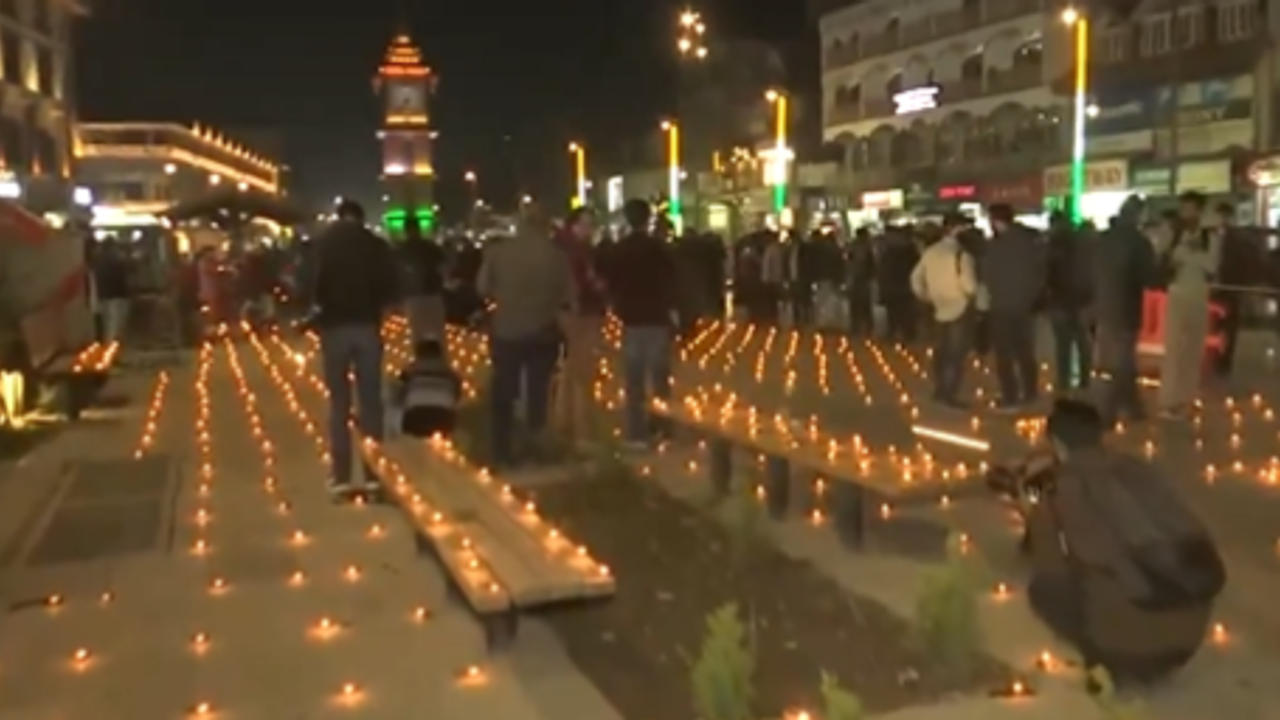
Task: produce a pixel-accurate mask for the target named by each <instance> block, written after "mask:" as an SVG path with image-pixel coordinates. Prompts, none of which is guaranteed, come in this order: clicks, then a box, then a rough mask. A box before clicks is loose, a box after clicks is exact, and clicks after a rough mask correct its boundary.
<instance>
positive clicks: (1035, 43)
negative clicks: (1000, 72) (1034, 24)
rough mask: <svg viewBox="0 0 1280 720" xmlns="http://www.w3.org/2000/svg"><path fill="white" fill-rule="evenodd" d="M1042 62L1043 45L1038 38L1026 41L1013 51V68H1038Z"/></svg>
mask: <svg viewBox="0 0 1280 720" xmlns="http://www.w3.org/2000/svg"><path fill="white" fill-rule="evenodd" d="M1043 62H1044V43H1043V42H1042V41H1041V40H1040V38H1035V39H1033V40H1028V41H1027V42H1025V43H1023V44H1021V45H1019V46H1018V48H1017V49H1016V50H1014V51H1013V68H1014V69H1015V70H1017V69H1020V68H1039V67H1040V66H1041V63H1043Z"/></svg>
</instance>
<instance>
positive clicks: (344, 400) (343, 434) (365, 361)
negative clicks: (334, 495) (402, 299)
mask: <svg viewBox="0 0 1280 720" xmlns="http://www.w3.org/2000/svg"><path fill="white" fill-rule="evenodd" d="M320 354H321V357H322V360H323V362H324V384H325V387H326V388H327V389H328V390H329V455H330V458H331V461H332V463H333V467H332V473H333V479H334V481H335V482H339V483H347V482H350V481H351V431H350V430H349V429H348V428H347V420H348V419H349V418H350V417H351V382H350V380H349V379H348V377H347V375H348V373H349V372H350V371H352V370H354V371H355V376H356V400H357V401H358V403H359V412H358V413H357V414H356V428H357V429H358V430H359V431H360V434H361V435H362V436H363V437H369V438H373V439H375V440H378V441H381V440H382V424H383V414H382V413H383V410H382V337H381V336H380V335H379V334H378V327H377V326H376V325H337V326H335V327H328V328H322V329H321V330H320ZM361 465H363V466H364V474H365V479H366V480H374V479H375V478H374V476H373V473H372V471H371V470H370V468H369V466H368V465H365V464H364V463H361Z"/></svg>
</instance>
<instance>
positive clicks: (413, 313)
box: [400, 215, 445, 341]
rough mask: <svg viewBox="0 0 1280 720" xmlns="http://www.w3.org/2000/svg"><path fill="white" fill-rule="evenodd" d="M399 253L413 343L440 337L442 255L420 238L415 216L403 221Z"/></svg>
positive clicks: (442, 304)
mask: <svg viewBox="0 0 1280 720" xmlns="http://www.w3.org/2000/svg"><path fill="white" fill-rule="evenodd" d="M400 253H401V256H402V268H401V278H403V280H404V282H403V287H402V288H401V289H402V293H401V294H403V295H404V311H405V314H406V315H408V316H409V329H410V331H411V332H412V333H413V339H414V340H415V341H417V340H421V339H423V338H426V337H435V338H442V337H444V325H445V313H444V251H443V250H441V249H440V246H439V245H437V244H436V243H435V241H434V240H431V239H429V238H424V237H423V236H422V227H421V226H420V225H419V224H418V218H417V216H415V215H410V216H409V217H408V218H406V220H405V223H404V245H403V246H402V247H401V249H400Z"/></svg>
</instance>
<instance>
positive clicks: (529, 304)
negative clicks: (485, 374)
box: [477, 205, 577, 468]
mask: <svg viewBox="0 0 1280 720" xmlns="http://www.w3.org/2000/svg"><path fill="white" fill-rule="evenodd" d="M477 286H478V289H479V290H480V293H481V294H482V295H484V296H485V297H487V298H489V299H491V300H492V301H493V302H494V304H495V305H496V306H497V307H496V308H495V309H494V315H493V336H492V339H491V345H490V349H491V355H492V359H493V381H492V385H491V387H490V388H489V391H490V400H491V402H492V408H491V409H492V412H493V437H492V440H493V463H494V465H495V466H497V467H500V468H501V467H510V466H511V465H513V464H514V463H515V460H516V458H515V454H514V452H513V449H512V444H511V440H512V431H513V426H514V423H515V418H514V417H513V416H514V414H515V405H516V400H517V398H519V397H520V391H521V383H522V382H523V384H524V393H525V423H526V425H527V427H528V429H529V432H530V434H531V435H532V436H533V437H534V438H537V437H538V436H539V435H541V434H542V433H543V432H544V430H545V428H546V425H547V399H548V395H549V393H550V385H551V373H552V371H553V370H554V369H555V365H556V354H557V352H558V350H559V347H560V336H561V328H562V327H563V318H562V313H566V312H574V311H576V306H577V296H576V293H575V292H574V284H573V276H572V274H571V270H570V268H569V260H568V258H567V257H566V256H565V254H564V251H563V250H561V249H560V247H559V246H558V245H556V243H555V241H554V240H553V239H552V233H551V224H550V223H549V222H548V221H547V219H546V215H544V214H543V212H542V210H541V209H539V208H538V207H536V206H532V205H530V206H526V208H525V209H524V211H523V215H522V216H521V218H520V226H519V228H518V230H517V232H516V236H515V237H514V238H511V239H508V240H503V241H501V242H499V243H497V244H496V245H493V246H491V247H490V248H489V250H488V252H487V253H486V254H485V258H484V263H483V265H481V267H480V274H479V277H478V278H477Z"/></svg>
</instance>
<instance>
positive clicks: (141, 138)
mask: <svg viewBox="0 0 1280 720" xmlns="http://www.w3.org/2000/svg"><path fill="white" fill-rule="evenodd" d="M75 155H76V184H77V195H79V197H77V198H76V200H77V201H78V202H79V203H80V204H82V205H87V206H89V207H91V209H92V212H93V224H94V225H95V226H97V227H123V226H145V225H156V224H159V222H160V216H161V215H162V214H164V213H165V212H166V211H167V210H169V209H170V208H171V207H173V206H175V205H179V204H183V203H189V202H194V201H198V200H200V199H202V198H205V197H208V196H210V195H213V194H217V193H223V192H227V190H228V189H230V188H234V189H235V190H236V191H239V192H246V193H249V192H253V193H262V194H266V195H270V196H278V195H280V194H282V192H283V189H282V187H281V184H280V174H281V168H280V166H279V165H278V164H277V163H276V162H275V161H273V160H270V159H267V158H265V157H262V156H260V155H258V154H256V153H254V152H253V151H251V150H249V149H247V148H245V147H242V146H240V145H238V144H237V143H235V142H233V141H231V140H228V139H227V138H225V137H223V136H222V135H221V134H219V133H218V132H216V131H214V130H212V129H210V128H207V127H201V126H199V125H195V126H192V127H186V126H184V125H179V124H176V123H140V122H130V123H97V122H93V123H81V124H79V125H78V126H77V128H76V133H75Z"/></svg>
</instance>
